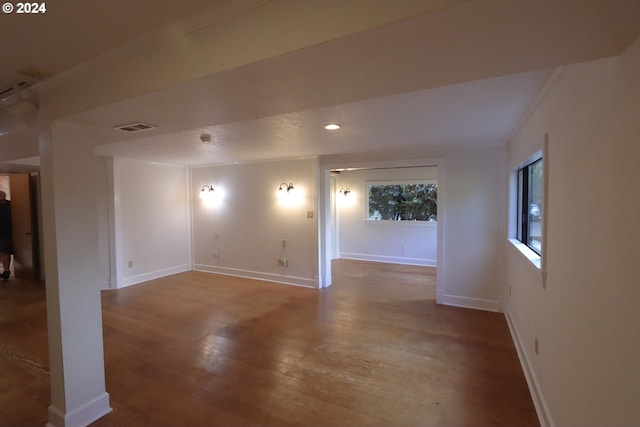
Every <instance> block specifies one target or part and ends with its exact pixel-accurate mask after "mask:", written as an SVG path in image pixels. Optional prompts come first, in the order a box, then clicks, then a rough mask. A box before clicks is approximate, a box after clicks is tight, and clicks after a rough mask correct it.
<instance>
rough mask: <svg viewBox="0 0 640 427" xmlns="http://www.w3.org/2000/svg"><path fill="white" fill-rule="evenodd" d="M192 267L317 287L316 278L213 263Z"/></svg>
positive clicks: (212, 271) (206, 270) (199, 269)
mask: <svg viewBox="0 0 640 427" xmlns="http://www.w3.org/2000/svg"><path fill="white" fill-rule="evenodd" d="M193 269H194V270H196V271H204V272H207V273H216V274H223V275H225V276H234V277H244V278H247V279H255V280H263V281H265V282H274V283H280V284H283V285H293V286H302V287H305V288H314V289H315V288H318V278H315V279H307V278H304V277H295V276H286V275H283V274H273V273H263V272H259V271H251V270H242V269H239V268H229V267H219V266H215V265H205V264H194V265H193Z"/></svg>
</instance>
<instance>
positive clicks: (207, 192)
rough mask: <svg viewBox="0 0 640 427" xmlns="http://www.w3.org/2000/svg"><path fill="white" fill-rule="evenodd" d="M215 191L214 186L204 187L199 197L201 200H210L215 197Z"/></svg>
mask: <svg viewBox="0 0 640 427" xmlns="http://www.w3.org/2000/svg"><path fill="white" fill-rule="evenodd" d="M214 191H215V190H214V189H213V185H203V186H202V190H200V195H199V196H198V197H200V198H201V199H210V198H211V197H213V194H214Z"/></svg>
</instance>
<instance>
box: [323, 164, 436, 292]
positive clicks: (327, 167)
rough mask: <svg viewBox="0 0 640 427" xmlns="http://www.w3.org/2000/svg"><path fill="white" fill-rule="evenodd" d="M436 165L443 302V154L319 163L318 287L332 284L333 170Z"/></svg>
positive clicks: (334, 219)
mask: <svg viewBox="0 0 640 427" xmlns="http://www.w3.org/2000/svg"><path fill="white" fill-rule="evenodd" d="M425 166H436V167H437V168H438V224H437V242H438V249H437V252H436V254H437V260H436V269H437V272H438V274H437V278H436V302H437V303H442V297H443V296H444V294H445V292H444V290H445V283H446V277H445V273H446V268H445V264H446V259H445V251H444V246H445V240H444V230H445V219H446V215H445V212H446V179H445V177H446V174H445V159H444V158H442V157H432V158H420V159H410V160H384V161H371V162H341V163H333V164H321V165H320V166H319V175H320V177H319V178H320V179H319V180H318V207H319V220H318V271H319V274H318V288H327V287H329V286H331V283H332V282H331V255H332V253H331V248H332V247H333V245H334V242H333V239H335V238H336V236H333V233H332V224H333V223H334V221H336V220H337V219H336V218H334V217H333V216H334V215H335V212H334V211H333V210H332V203H331V197H332V196H334V195H332V194H331V192H332V188H333V187H334V186H335V185H333V186H332V181H331V171H333V170H340V169H383V168H387V169H388V168H403V167H425Z"/></svg>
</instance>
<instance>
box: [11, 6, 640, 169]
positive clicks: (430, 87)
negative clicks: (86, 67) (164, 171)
mask: <svg viewBox="0 0 640 427" xmlns="http://www.w3.org/2000/svg"><path fill="white" fill-rule="evenodd" d="M149 1H151V0H149ZM389 1H391V0H389ZM132 3H135V2H132ZM159 3H172V2H159ZM176 3H178V2H176ZM186 3H188V4H189V7H191V8H198V7H201V6H202V3H206V2H205V1H204V0H202V1H196V0H190V1H188V2H186ZM217 3H225V4H226V3H228V2H221V1H219V2H217ZM243 3H244V7H249V6H251V5H253V4H259V3H262V2H251V1H250V0H245V1H244V2H243ZM109 4H112V3H109ZM154 4H155V3H154ZM181 4H182V3H181ZM217 6H218V8H220V7H221V6H220V5H219V4H218V5H217ZM227 6H228V5H227ZM105 19H107V20H109V19H111V18H110V17H108V16H106V15H105ZM163 19H164V20H166V19H167V16H165V17H164V18H162V17H160V18H158V21H156V22H155V24H159V23H161V21H162V20H163ZM638 22H640V2H638V1H637V0H518V1H512V0H471V1H468V2H466V3H463V4H461V5H458V6H455V7H450V8H446V9H443V10H439V11H437V12H432V13H428V14H424V15H419V16H416V17H413V18H409V19H404V20H402V21H400V22H395V23H392V24H388V25H385V26H383V27H378V28H374V29H371V30H368V31H363V32H359V33H356V34H353V35H351V36H346V37H341V38H339V39H335V40H331V41H328V42H325V43H322V44H319V45H316V46H311V47H309V48H305V49H300V50H297V51H294V52H290V53H287V54H283V55H279V56H276V57H273V58H269V59H265V60H262V61H258V62H255V63H252V64H248V65H245V66H242V67H238V68H235V69H232V70H229V71H223V72H220V73H216V74H214V75H211V76H207V77H203V78H200V79H197V80H193V81H190V82H187V83H183V84H180V85H176V86H174V87H170V88H167V89H164V90H160V91H157V92H154V93H149V94H147V95H143V96H140V97H136V98H133V99H128V100H125V101H122V102H118V103H115V104H109V105H104V106H102V107H98V108H95V109H92V110H90V111H84V112H81V113H78V114H74V115H72V116H70V117H67V118H66V119H65V120H67V121H69V122H71V123H76V124H78V125H82V126H84V127H87V128H90V129H92V130H93V132H94V133H95V135H96V140H97V141H98V142H97V146H96V152H97V153H98V154H100V155H106V156H117V157H126V158H137V159H144V160H150V161H157V162H169V163H181V164H193V165H197V164H215V163H228V162H240V161H254V160H262V159H275V158H295V157H301V156H304V157H307V156H316V155H331V154H341V153H358V152H364V151H371V150H373V151H384V150H390V149H393V150H401V149H406V150H408V151H409V150H415V149H417V148H424V147H449V146H470V145H483V144H496V143H505V142H506V141H508V139H509V138H510V136H511V135H512V134H513V132H514V131H515V130H516V127H517V125H518V123H519V121H520V120H521V118H522V115H523V114H524V112H525V111H526V110H527V108H528V106H529V105H530V104H531V102H532V101H533V100H534V99H535V97H536V94H537V93H538V91H539V90H540V88H541V87H542V86H543V85H544V83H545V81H546V80H547V78H548V77H549V75H550V73H551V71H552V70H553V68H554V67H557V66H561V65H565V64H570V63H574V62H579V61H585V60H590V59H595V58H600V57H605V56H612V55H617V54H619V53H620V52H621V51H622V50H623V49H624V48H625V47H626V46H627V45H628V44H630V43H631V42H632V41H633V40H634V39H635V38H637V37H638V36H640V26H639V25H638V24H637V23H638ZM153 24H154V23H153V22H150V23H148V25H149V26H152V25H153ZM146 28H148V27H144V28H140V29H139V30H140V31H143V30H145V29H146ZM3 31H4V30H3ZM50 31H53V32H54V33H55V31H57V30H55V29H50ZM134 35H135V34H133V35H131V34H128V35H127V37H132V36H134ZM121 36H122V35H121ZM101 37H105V38H106V39H107V40H102V39H101V41H100V42H98V41H96V42H95V43H87V44H88V45H91V46H94V49H97V50H96V51H99V49H102V47H101V46H106V45H109V44H116V43H117V42H118V40H116V39H109V37H107V36H101ZM68 61H69V62H68V63H67V64H66V66H67V67H69V68H71V67H72V66H75V65H76V64H75V63H74V61H79V59H68ZM10 65H11V67H16V66H18V65H19V64H18V63H16V64H13V63H12V64H10ZM2 68H3V69H2V72H3V73H5V74H0V76H4V75H6V72H7V69H5V65H4V64H3V65H2ZM58 68H64V64H61V65H60V66H59V67H58ZM9 71H10V70H9ZM13 72H14V73H15V70H13ZM58 72H59V71H58ZM137 121H141V122H146V123H150V124H154V125H157V126H158V128H157V129H154V130H149V131H143V132H140V133H137V134H126V133H124V132H122V131H118V130H114V129H113V127H114V126H116V125H120V124H124V123H131V122H137ZM327 122H339V123H341V124H342V125H343V127H342V129H340V130H338V131H335V132H328V131H325V130H324V129H323V128H322V125H323V124H325V123H327ZM23 132H25V131H23ZM201 133H210V134H211V135H212V141H211V143H209V144H203V143H202V142H201V141H200V134H201ZM1 142H2V139H0V143H1ZM28 162H32V160H31V159H29V160H28Z"/></svg>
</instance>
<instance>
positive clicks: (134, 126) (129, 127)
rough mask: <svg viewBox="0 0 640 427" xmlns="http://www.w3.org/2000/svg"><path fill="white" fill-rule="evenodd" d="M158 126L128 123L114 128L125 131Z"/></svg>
mask: <svg viewBox="0 0 640 427" xmlns="http://www.w3.org/2000/svg"><path fill="white" fill-rule="evenodd" d="M157 127H158V126H154V125H150V124H147V123H139V122H138V123H129V124H126V125H120V126H116V127H115V128H114V129H119V130H122V131H125V132H140V131H143V130H149V129H155V128H157Z"/></svg>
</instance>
